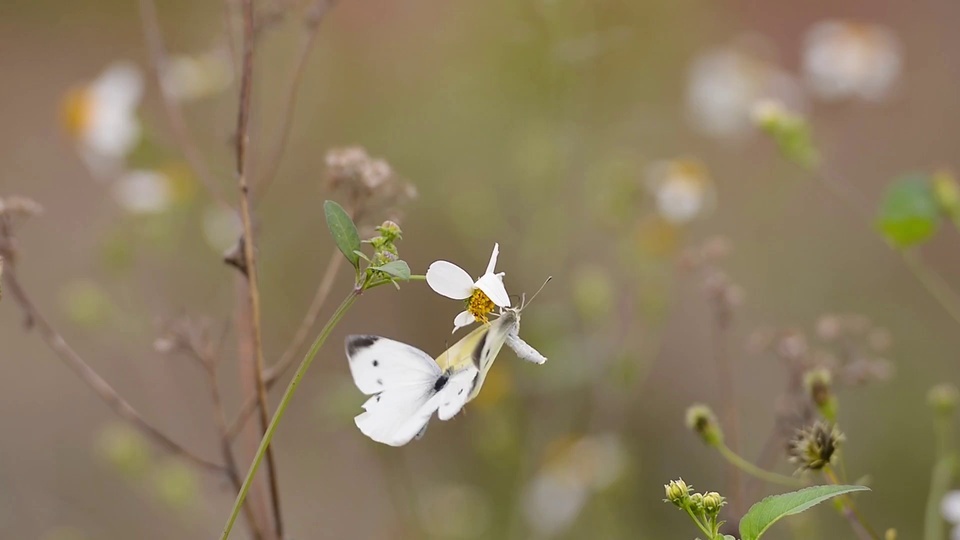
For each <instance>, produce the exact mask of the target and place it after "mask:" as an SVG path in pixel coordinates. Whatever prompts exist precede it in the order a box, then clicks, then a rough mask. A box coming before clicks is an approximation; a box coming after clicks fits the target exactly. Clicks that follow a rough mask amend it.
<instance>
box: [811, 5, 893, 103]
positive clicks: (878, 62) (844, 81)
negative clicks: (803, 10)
mask: <svg viewBox="0 0 960 540" xmlns="http://www.w3.org/2000/svg"><path fill="white" fill-rule="evenodd" d="M902 63H903V58H902V52H901V47H900V42H899V40H898V39H897V37H896V35H894V33H893V32H892V31H890V30H889V29H887V28H885V27H883V26H880V25H875V24H860V23H854V22H849V21H840V20H827V21H822V22H819V23H817V24H815V25H813V26H812V27H811V28H810V30H809V31H808V32H807V35H806V39H805V44H804V50H803V71H804V75H805V77H806V80H807V84H808V85H809V87H810V89H811V90H812V91H813V92H814V93H815V94H816V95H817V96H818V97H820V98H822V99H824V100H830V101H833V100H841V99H849V98H860V99H865V100H868V101H880V100H882V99H884V98H885V97H887V96H888V95H889V93H890V90H891V89H892V88H893V86H894V84H895V83H896V81H897V78H898V77H899V76H900V70H901V67H902Z"/></svg>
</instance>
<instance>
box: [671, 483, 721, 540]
mask: <svg viewBox="0 0 960 540" xmlns="http://www.w3.org/2000/svg"><path fill="white" fill-rule="evenodd" d="M663 488H664V491H665V492H666V495H667V498H666V499H664V502H669V503H671V504H673V505H674V506H676V507H677V508H679V509H681V510H684V511H686V512H688V513H690V514H691V516H692V518H693V519H694V520H695V521H697V522H698V523H699V524H700V525H701V526H705V527H706V528H708V529H709V530H712V531H718V530H719V529H720V525H722V524H723V522H718V521H717V517H718V516H719V515H720V509H721V508H723V507H724V506H725V505H726V504H727V499H726V497H724V496H722V495H720V494H719V493H717V492H716V491H710V492H707V493H693V486H688V485H687V483H686V482H684V481H683V479H682V478H681V479H678V480H673V481H672V482H670V483H669V484H666V485H665V486H663Z"/></svg>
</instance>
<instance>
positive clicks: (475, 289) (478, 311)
mask: <svg viewBox="0 0 960 540" xmlns="http://www.w3.org/2000/svg"><path fill="white" fill-rule="evenodd" d="M499 254H500V244H494V245H493V253H492V254H491V255H490V262H489V263H488V264H487V271H486V272H484V274H483V275H482V276H480V278H478V279H477V280H476V281H474V280H473V278H471V277H470V274H469V273H467V271H466V270H464V269H463V268H460V267H459V266H457V265H455V264H453V263H452V262H447V261H436V262H434V263H433V264H431V265H430V267H429V268H427V276H426V277H427V285H430V288H431V289H433V290H434V291H435V292H436V293H437V294H441V295H443V296H446V297H447V298H452V299H454V300H465V301H466V304H467V309H465V310H464V311H462V312H460V314H459V315H457V316H456V318H454V320H453V331H454V332H456V331H457V329H458V328H462V327H464V326H469V325H470V324H472V323H473V322H474V321H481V322H484V323H485V322H487V314H488V313H491V312H492V311H493V310H494V308H495V307H501V308H504V307H510V296H509V295H508V294H507V289H506V288H505V287H504V286H503V276H504V273H503V272H500V273H495V272H494V270H495V269H496V266H497V257H498V256H499Z"/></svg>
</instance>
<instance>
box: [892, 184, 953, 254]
mask: <svg viewBox="0 0 960 540" xmlns="http://www.w3.org/2000/svg"><path fill="white" fill-rule="evenodd" d="M940 218H941V214H940V207H939V203H938V202H937V198H936V194H935V193H934V192H933V189H932V187H931V184H930V181H929V178H928V177H927V176H926V175H923V174H916V173H915V174H908V175H905V176H902V177H900V178H899V179H898V180H897V181H896V182H895V183H894V184H892V185H891V186H890V187H888V188H887V193H886V195H884V198H883V202H882V203H881V205H880V217H879V219H878V221H877V226H878V227H879V228H880V231H881V232H883V235H884V236H885V237H886V238H887V240H888V241H889V242H890V243H891V244H893V245H894V246H896V247H898V248H905V247H909V246H914V245H917V244H920V243H921V242H924V241H925V240H927V239H928V238H930V237H931V236H933V233H935V232H936V231H937V227H938V226H939V225H940Z"/></svg>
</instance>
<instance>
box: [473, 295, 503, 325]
mask: <svg viewBox="0 0 960 540" xmlns="http://www.w3.org/2000/svg"><path fill="white" fill-rule="evenodd" d="M495 309H497V305H496V304H494V303H493V300H491V299H490V297H489V296H487V295H486V294H485V293H484V292H483V291H481V290H480V289H474V290H473V294H472V295H470V298H468V299H467V311H468V312H470V314H471V315H473V317H474V318H475V319H477V320H478V321H480V322H482V323H484V324H486V323H488V322H490V320H489V319H488V318H487V314H488V313H493V310H495Z"/></svg>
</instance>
